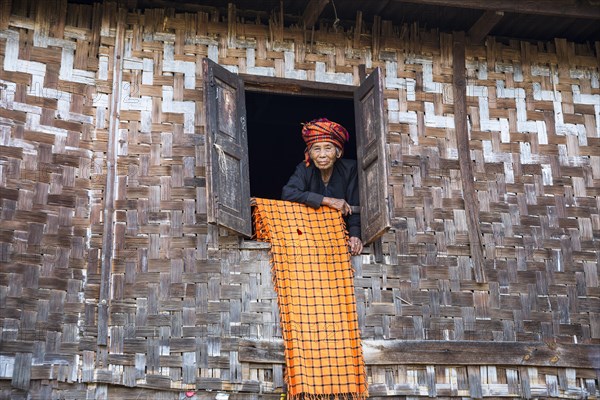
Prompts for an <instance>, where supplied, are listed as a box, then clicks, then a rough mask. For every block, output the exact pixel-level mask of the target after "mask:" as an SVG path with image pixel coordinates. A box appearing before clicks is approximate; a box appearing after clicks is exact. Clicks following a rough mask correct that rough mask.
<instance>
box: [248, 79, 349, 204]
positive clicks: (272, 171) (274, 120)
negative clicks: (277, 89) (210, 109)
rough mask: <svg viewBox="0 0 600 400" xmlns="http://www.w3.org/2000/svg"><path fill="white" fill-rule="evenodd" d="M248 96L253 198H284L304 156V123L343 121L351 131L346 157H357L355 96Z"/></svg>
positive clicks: (249, 92) (251, 192) (249, 93)
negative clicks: (345, 97)
mask: <svg viewBox="0 0 600 400" xmlns="http://www.w3.org/2000/svg"><path fill="white" fill-rule="evenodd" d="M245 96H246V116H247V117H246V119H247V131H248V157H249V169H250V195H251V196H252V197H262V198H268V199H280V198H281V189H282V188H283V186H284V185H285V184H286V182H287V180H288V178H289V177H290V175H291V174H292V173H293V172H294V168H296V165H297V164H298V163H299V162H301V161H302V160H303V157H304V153H303V152H304V148H305V147H306V146H305V144H304V141H303V140H302V137H301V130H302V123H303V122H308V121H310V120H312V119H315V118H328V119H330V120H332V121H335V122H338V123H340V124H342V125H343V126H344V127H345V128H346V129H347V130H348V133H349V134H350V140H349V142H348V143H346V146H345V147H344V158H350V159H356V135H355V128H354V103H353V101H352V99H340V98H327V97H313V96H298V95H294V96H292V95H283V94H274V93H264V92H251V91H248V90H246V94H245Z"/></svg>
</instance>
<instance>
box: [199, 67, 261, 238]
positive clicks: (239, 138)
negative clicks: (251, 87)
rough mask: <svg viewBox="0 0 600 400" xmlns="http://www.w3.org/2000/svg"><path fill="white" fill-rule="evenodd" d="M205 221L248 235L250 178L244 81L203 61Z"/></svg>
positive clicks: (249, 230)
mask: <svg viewBox="0 0 600 400" xmlns="http://www.w3.org/2000/svg"><path fill="white" fill-rule="evenodd" d="M202 67H203V72H204V100H205V110H206V128H207V131H206V140H207V142H206V149H207V152H206V160H207V172H206V189H207V192H208V196H207V203H208V204H207V207H208V210H207V214H208V215H207V218H208V222H209V223H212V224H218V225H219V226H222V227H225V228H228V229H230V230H232V231H234V232H237V233H239V234H242V235H245V236H250V235H251V234H252V222H251V218H250V178H249V169H248V136H247V128H246V102H245V97H244V82H243V81H242V79H241V78H240V77H239V76H238V75H237V74H234V73H231V72H229V71H227V70H226V69H225V68H223V67H221V66H220V65H218V64H217V63H215V62H213V61H211V60H209V59H204V60H203V62H202Z"/></svg>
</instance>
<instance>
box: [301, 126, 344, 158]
mask: <svg viewBox="0 0 600 400" xmlns="http://www.w3.org/2000/svg"><path fill="white" fill-rule="evenodd" d="M302 139H304V142H305V143H306V150H304V161H305V163H306V166H307V167H308V165H309V164H310V157H309V155H308V152H309V151H310V148H311V147H312V145H313V144H315V143H317V142H330V143H333V144H334V145H335V147H337V148H338V149H340V150H341V151H342V153H343V152H344V144H346V142H347V141H348V140H349V139H350V135H349V134H348V131H347V130H346V128H344V127H343V126H342V125H340V124H338V123H337V122H333V121H330V120H328V119H327V118H319V119H313V120H312V121H310V122H307V123H305V124H304V127H303V128H302Z"/></svg>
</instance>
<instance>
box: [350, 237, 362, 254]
mask: <svg viewBox="0 0 600 400" xmlns="http://www.w3.org/2000/svg"><path fill="white" fill-rule="evenodd" d="M348 245H349V246H350V254H351V255H353V256H357V255H359V254H360V253H362V250H363V244H362V241H361V240H360V239H359V238H357V237H356V236H352V237H351V238H350V240H349V241H348Z"/></svg>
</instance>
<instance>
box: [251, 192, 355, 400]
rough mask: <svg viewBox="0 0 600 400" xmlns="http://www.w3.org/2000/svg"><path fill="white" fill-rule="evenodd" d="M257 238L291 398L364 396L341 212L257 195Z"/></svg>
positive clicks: (255, 219) (352, 283)
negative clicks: (267, 246)
mask: <svg viewBox="0 0 600 400" xmlns="http://www.w3.org/2000/svg"><path fill="white" fill-rule="evenodd" d="M253 216H254V224H255V228H256V238H257V240H262V241H267V242H270V243H271V257H272V264H273V266H272V268H273V270H272V271H273V282H274V285H275V290H276V291H277V300H278V303H279V314H280V317H281V326H282V332H283V341H284V345H285V361H286V382H287V386H288V398H290V399H332V398H335V399H360V398H366V396H367V382H366V373H365V365H364V359H363V353H362V347H361V340H360V332H359V328H358V319H357V313H356V300H355V295H354V279H353V278H354V276H353V271H352V268H351V265H350V253H349V251H348V241H347V236H348V234H347V232H346V230H345V226H344V220H343V218H342V215H341V213H340V212H339V211H337V210H334V209H332V208H329V207H321V208H319V209H313V208H310V207H307V206H305V205H304V204H299V203H292V202H288V201H281V200H268V199H256V206H255V207H254V211H253Z"/></svg>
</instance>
